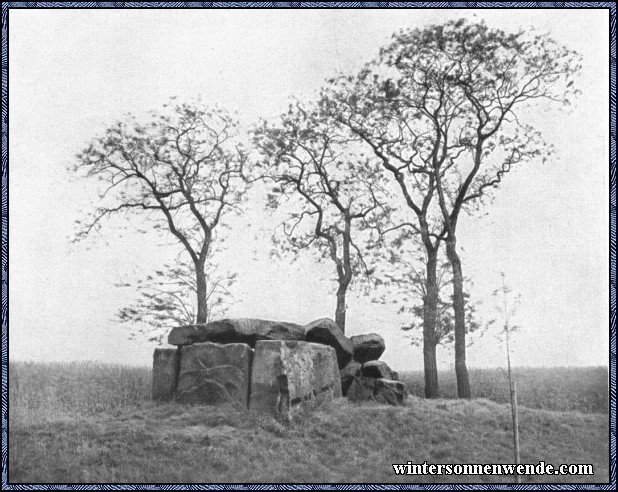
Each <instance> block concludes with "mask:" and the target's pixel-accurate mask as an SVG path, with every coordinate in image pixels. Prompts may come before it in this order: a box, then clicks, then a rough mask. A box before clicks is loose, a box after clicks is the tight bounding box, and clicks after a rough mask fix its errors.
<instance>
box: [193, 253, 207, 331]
mask: <svg viewBox="0 0 618 492" xmlns="http://www.w3.org/2000/svg"><path fill="white" fill-rule="evenodd" d="M195 279H196V286H197V319H196V323H207V322H208V303H207V300H206V272H204V264H203V263H201V262H198V264H197V265H195Z"/></svg>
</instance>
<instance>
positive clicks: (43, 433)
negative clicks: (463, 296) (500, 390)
mask: <svg viewBox="0 0 618 492" xmlns="http://www.w3.org/2000/svg"><path fill="white" fill-rule="evenodd" d="M9 389H10V401H9V404H10V412H9V425H10V427H9V455H8V465H9V468H8V472H9V482H11V483H14V482H18V483H37V482H38V483H76V482H79V483H111V482H114V483H229V482H237V483H247V482H249V483H250V482H258V483H264V482H266V483H329V482H330V483H335V482H344V483H347V482H349V483H433V482H438V483H440V482H476V483H478V482H512V477H499V476H475V477H457V476H448V477H447V476H442V477H430V476H425V477H419V476H396V475H394V473H393V471H392V466H391V464H392V463H405V462H407V461H408V460H410V461H412V462H419V463H422V462H423V461H428V462H430V463H510V462H512V448H511V433H510V409H509V407H508V406H507V405H504V404H499V403H495V402H491V401H488V400H485V399H481V400H476V401H471V402H464V401H457V400H454V401H453V400H433V401H427V400H423V399H420V398H416V397H411V398H410V401H409V402H408V404H407V405H406V406H405V407H401V408H393V407H388V406H379V405H375V404H363V405H353V404H350V403H348V402H347V401H345V400H340V401H337V402H335V403H333V404H332V405H331V406H330V407H329V408H326V409H324V410H322V411H318V412H315V413H313V414H310V415H306V416H304V417H302V419H301V420H300V421H298V422H296V423H294V424H292V425H283V424H281V423H279V422H277V421H275V420H274V419H273V418H271V417H269V416H264V415H256V414H253V413H251V412H238V411H233V410H230V409H222V408H213V407H204V406H193V407H192V406H182V405H177V404H174V403H169V404H155V403H153V402H151V401H150V400H149V392H150V371H149V370H148V369H141V368H123V367H114V366H102V365H95V364H87V365H83V364H63V365H57V364H46V365H43V364H23V363H20V364H10V378H9ZM520 418H521V444H522V461H523V462H524V463H538V461H541V460H543V461H546V462H547V463H553V464H557V465H558V464H563V463H592V464H594V467H595V476H594V477H560V476H548V477H524V480H523V482H524V483H528V482H547V481H549V482H563V483H569V482H573V481H576V482H607V479H608V470H609V468H608V422H607V416H606V415H602V414H583V413H577V412H552V411H546V410H537V409H528V408H522V409H521V417H520Z"/></svg>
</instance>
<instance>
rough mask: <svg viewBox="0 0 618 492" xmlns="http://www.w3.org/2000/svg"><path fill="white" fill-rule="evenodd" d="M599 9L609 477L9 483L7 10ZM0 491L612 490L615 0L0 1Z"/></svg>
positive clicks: (614, 344)
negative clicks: (606, 45) (605, 89)
mask: <svg viewBox="0 0 618 492" xmlns="http://www.w3.org/2000/svg"><path fill="white" fill-rule="evenodd" d="M42 7H44V8H66V7H73V8H128V7H132V8H136V7H137V8H195V7H200V8H238V7H251V8H320V7H330V8H345V7H347V8H350V7H352V8H363V7H364V8H367V7H374V8H375V7H381V8H386V7H390V8H402V7H407V8H422V7H425V8H426V7H432V8H505V7H509V8H527V9H530V8H548V7H549V8H605V9H609V11H610V79H611V83H610V123H609V124H610V190H609V191H610V354H609V355H610V364H609V369H610V402H611V409H610V415H609V420H610V431H611V432H610V452H611V459H610V482H609V483H607V484H596V485H484V484H483V485H459V484H456V485H405V484H401V485H399V484H391V485H321V484H313V485H312V484H304V485H277V484H271V485H250V484H246V485H183V484H177V485H171V484H167V485H164V484H161V485H131V484H124V485H104V484H100V485H96V484H95V485H10V484H9V483H8V476H7V453H8V450H7V419H8V408H7V371H8V346H7V313H8V270H9V266H8V265H9V263H8V262H9V251H8V103H9V101H8V13H9V10H10V9H12V8H42ZM2 488H3V490H615V489H616V4H615V3H613V2H66V3H62V2H5V3H3V4H2Z"/></svg>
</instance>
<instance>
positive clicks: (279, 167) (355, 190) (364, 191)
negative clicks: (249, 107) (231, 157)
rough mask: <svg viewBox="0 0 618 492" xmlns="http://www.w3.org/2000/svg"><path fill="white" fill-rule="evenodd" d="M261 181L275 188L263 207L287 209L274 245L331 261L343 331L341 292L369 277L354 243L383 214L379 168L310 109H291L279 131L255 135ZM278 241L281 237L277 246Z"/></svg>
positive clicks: (357, 243) (266, 128)
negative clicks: (310, 250)
mask: <svg viewBox="0 0 618 492" xmlns="http://www.w3.org/2000/svg"><path fill="white" fill-rule="evenodd" d="M254 142H255V144H256V145H257V147H258V148H259V150H260V151H261V153H262V155H263V157H264V162H263V175H264V176H265V177H268V178H269V180H270V181H271V182H272V183H273V186H272V188H271V190H270V193H269V197H268V207H270V208H271V209H277V208H280V207H281V206H282V204H284V203H285V204H287V205H288V208H289V213H288V216H287V218H286V219H285V220H284V222H283V223H282V224H281V227H280V228H279V231H278V233H279V235H278V234H275V236H274V240H275V241H276V242H277V243H278V245H279V246H280V247H281V248H282V249H283V250H285V251H287V252H292V253H293V254H298V253H299V252H300V251H302V250H305V249H307V248H313V249H315V250H317V251H318V252H319V254H320V255H321V257H322V258H326V259H328V260H330V261H332V263H333V265H334V267H335V271H336V274H337V277H336V280H337V304H336V309H335V322H336V324H337V326H339V328H341V330H342V331H344V332H345V320H346V293H347V291H348V289H349V287H350V285H351V283H352V281H353V279H354V278H355V277H356V276H357V275H358V274H360V273H363V274H369V273H370V268H369V267H368V266H367V264H366V263H365V261H364V259H363V247H362V245H361V244H360V240H359V237H360V235H361V231H363V230H366V229H367V228H368V227H369V225H370V223H371V221H373V220H376V217H377V215H378V214H383V213H384V212H385V211H384V208H383V207H381V206H380V203H379V201H378V198H377V197H376V194H378V193H380V186H379V183H378V181H379V179H378V175H379V169H377V168H376V166H375V163H372V162H371V160H370V159H368V158H367V157H366V156H364V155H360V154H354V152H353V145H351V144H353V142H349V141H346V140H345V139H341V138H339V137H338V135H337V133H336V132H335V131H333V128H331V127H330V126H329V123H328V120H327V119H325V118H322V117H321V115H320V114H319V113H318V112H317V110H316V109H315V108H313V109H307V108H304V107H303V106H302V105H301V104H300V103H295V104H292V105H291V106H290V109H289V111H288V112H287V113H286V114H284V115H282V117H281V120H280V122H279V123H278V124H277V125H270V124H268V123H264V124H263V125H262V126H261V127H260V128H258V129H256V130H255V132H254ZM279 236H282V237H283V238H284V240H283V241H280V240H279Z"/></svg>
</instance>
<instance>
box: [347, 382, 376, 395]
mask: <svg viewBox="0 0 618 492" xmlns="http://www.w3.org/2000/svg"><path fill="white" fill-rule="evenodd" d="M375 388H376V380H375V378H366V377H364V376H356V377H354V378H353V379H352V383H351V384H350V387H349V388H348V392H347V397H348V400H350V401H372V400H374V397H373V393H374V392H375Z"/></svg>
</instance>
